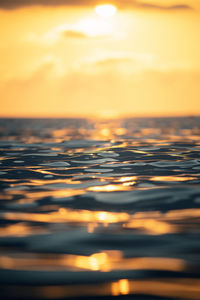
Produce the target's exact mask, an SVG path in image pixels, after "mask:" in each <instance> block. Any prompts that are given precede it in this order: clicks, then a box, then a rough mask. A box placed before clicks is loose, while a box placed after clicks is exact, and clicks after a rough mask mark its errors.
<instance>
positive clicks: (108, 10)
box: [95, 4, 117, 18]
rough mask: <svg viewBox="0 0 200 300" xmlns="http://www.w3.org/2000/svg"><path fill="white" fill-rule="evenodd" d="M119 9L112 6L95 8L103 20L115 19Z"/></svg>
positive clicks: (105, 5) (106, 5)
mask: <svg viewBox="0 0 200 300" xmlns="http://www.w3.org/2000/svg"><path fill="white" fill-rule="evenodd" d="M116 11H117V8H116V7H115V6H114V5H111V4H102V5H97V6H96V7H95V12H96V14H97V15H98V16H100V17H103V18H108V17H113V16H114V15H115V14H116Z"/></svg>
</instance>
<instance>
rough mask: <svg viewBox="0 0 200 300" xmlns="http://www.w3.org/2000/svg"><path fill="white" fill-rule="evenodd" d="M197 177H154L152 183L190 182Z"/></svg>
mask: <svg viewBox="0 0 200 300" xmlns="http://www.w3.org/2000/svg"><path fill="white" fill-rule="evenodd" d="M195 179H197V177H188V176H184V177H181V176H154V177H152V178H151V181H172V182H173V181H178V182H182V181H188V180H195Z"/></svg>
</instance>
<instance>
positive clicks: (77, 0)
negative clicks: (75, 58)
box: [0, 0, 192, 11]
mask: <svg viewBox="0 0 200 300" xmlns="http://www.w3.org/2000/svg"><path fill="white" fill-rule="evenodd" d="M103 2H105V3H106V1H102V3H103ZM111 2H112V3H113V4H115V5H116V6H117V7H119V8H122V9H126V8H129V9H136V8H142V9H157V10H169V11H173V10H188V9H192V7H191V6H190V5H188V4H185V3H181V4H176V3H175V4H174V5H159V4H155V3H153V2H152V3H146V2H143V1H138V0H132V1H131V0H123V1H119V0H113V1H111ZM97 4H99V1H98V0H28V1H27V0H0V8H1V9H6V10H12V9H17V8H20V7H27V6H34V5H39V6H95V5H97Z"/></svg>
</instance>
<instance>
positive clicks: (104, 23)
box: [0, 0, 200, 117]
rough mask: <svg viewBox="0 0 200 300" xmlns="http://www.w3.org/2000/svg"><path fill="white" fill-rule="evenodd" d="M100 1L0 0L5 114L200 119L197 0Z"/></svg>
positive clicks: (1, 90) (0, 92)
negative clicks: (107, 8)
mask: <svg viewBox="0 0 200 300" xmlns="http://www.w3.org/2000/svg"><path fill="white" fill-rule="evenodd" d="M103 2H105V1H103ZM103 2H101V1H95V0H88V1H87V0H74V1H72V0H57V1H56V0H49V1H48V0H41V1H39V0H30V1H29V2H28V3H29V4H31V5H29V6H26V5H24V3H27V1H24V0H16V1H15V2H14V3H15V6H13V1H11V0H8V1H3V0H0V27H1V31H0V38H1V43H0V54H1V55H0V95H1V98H0V99H1V100H0V101H1V110H0V116H15V117H20V116H22V117H31V116H34V117H37V116H38V117H39V116H40V117H41V116H44V117H48V116H53V117H65V116H66V117H70V116H83V117H84V116H90V115H98V116H108V117H111V116H118V115H133V116H134V115H142V116H144V115H145V116H146V115H188V114H189V115H197V114H199V115H200V35H199V28H200V1H199V0H182V1H179V0H166V1H161V0H143V1H142V0H141V1H140V0H137V1H136V0H132V1H126V0H124V1H117V0H115V1H108V2H106V3H110V4H114V5H116V7H117V13H116V14H115V15H114V16H110V17H102V16H99V15H97V14H96V12H95V6H96V5H97V4H101V3H103ZM38 3H40V4H41V3H42V5H40V6H38Z"/></svg>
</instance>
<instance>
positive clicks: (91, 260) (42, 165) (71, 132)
mask: <svg viewBox="0 0 200 300" xmlns="http://www.w3.org/2000/svg"><path fill="white" fill-rule="evenodd" d="M0 135H1V137H0V169H1V170H0V188H1V192H0V255H1V256H0V295H1V296H0V298H1V299H37V300H38V299H68V298H73V297H79V298H81V299H83V298H84V297H92V298H91V299H96V298H97V297H100V298H101V297H103V299H112V297H113V298H114V299H118V298H119V299H143V300H146V299H163V300H164V299H195V300H199V299H200V118H165V119H164V118H163V119H162V118H160V119H126V120H115V121H96V122H95V121H94V120H82V119H45V120H44V119H43V120H42V119H40V120H25V119H10V120H9V119H4V120H3V119H1V120H0ZM104 297H105V298H104Z"/></svg>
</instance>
